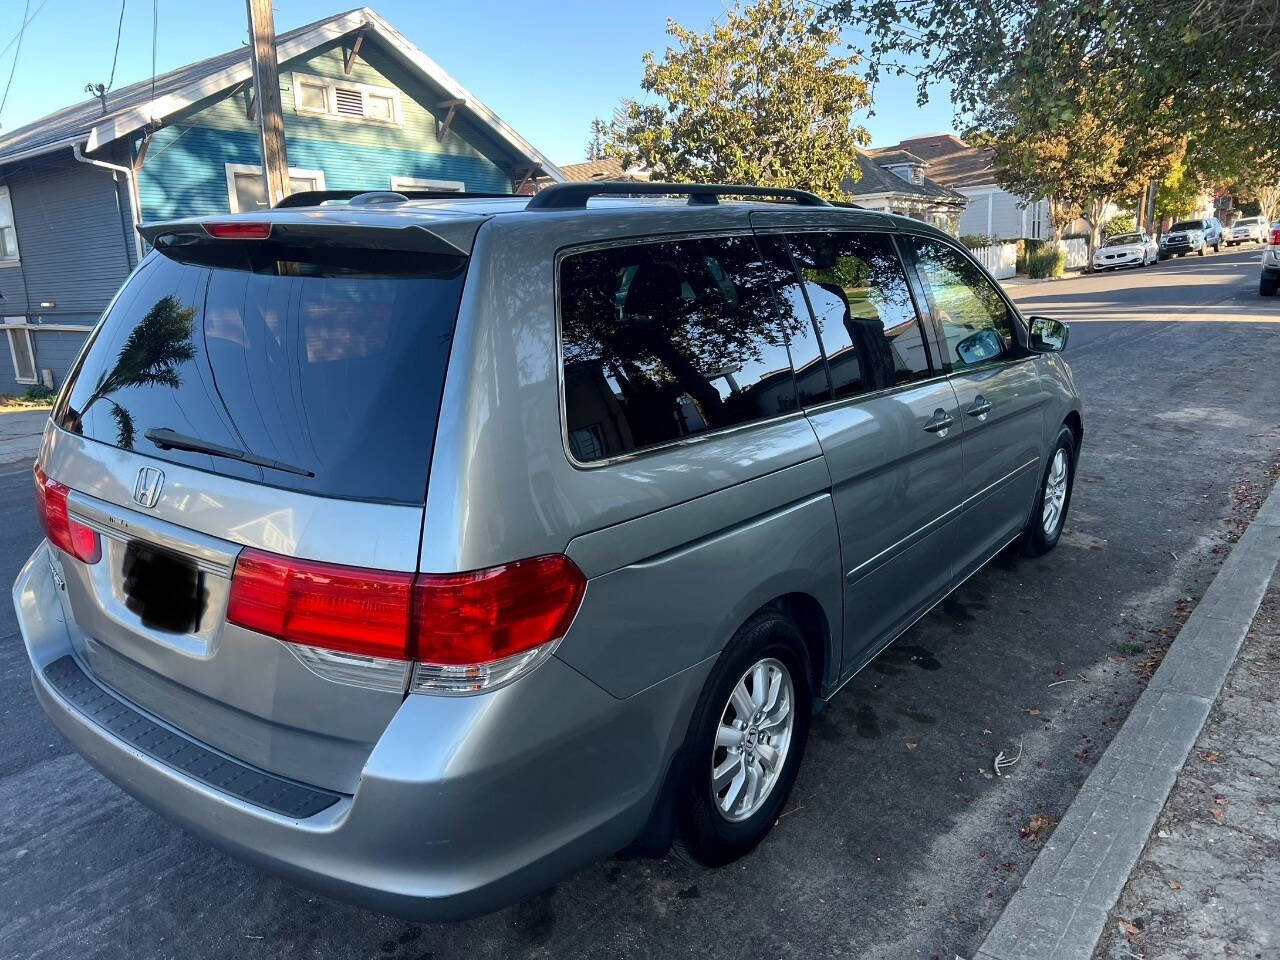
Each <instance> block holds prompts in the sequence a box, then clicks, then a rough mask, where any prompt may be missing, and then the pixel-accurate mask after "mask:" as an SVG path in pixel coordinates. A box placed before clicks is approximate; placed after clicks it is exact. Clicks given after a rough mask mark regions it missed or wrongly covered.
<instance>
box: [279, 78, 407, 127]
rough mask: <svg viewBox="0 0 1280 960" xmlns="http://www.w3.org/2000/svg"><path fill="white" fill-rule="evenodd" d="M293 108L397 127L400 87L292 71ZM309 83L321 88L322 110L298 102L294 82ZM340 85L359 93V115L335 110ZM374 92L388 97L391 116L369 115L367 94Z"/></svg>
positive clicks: (304, 112) (301, 112)
mask: <svg viewBox="0 0 1280 960" xmlns="http://www.w3.org/2000/svg"><path fill="white" fill-rule="evenodd" d="M290 76H291V77H292V78H293V112H294V113H296V114H298V115H299V116H303V117H333V118H335V119H338V120H353V121H355V122H356V123H375V124H377V125H378V126H380V127H398V126H401V125H402V123H403V122H404V112H403V111H402V109H401V104H400V91H399V90H397V89H396V88H395V87H377V86H373V85H372V84H368V83H348V82H347V81H345V80H331V79H330V78H328V77H318V76H316V75H314V74H310V73H293V74H291V75H290ZM299 84H310V85H311V86H315V87H321V86H322V87H324V88H325V98H324V99H325V108H324V109H323V110H314V109H311V108H308V107H304V106H302V104H301V102H300V100H299V97H298V85H299ZM339 87H341V88H342V89H343V90H354V91H356V92H358V93H359V94H360V103H361V109H363V110H364V115H363V116H359V117H356V116H352V115H351V114H349V113H339V112H338V102H337V92H336V91H337V90H338V88H339ZM371 93H372V94H376V95H377V96H380V97H386V98H387V99H388V100H390V101H391V119H390V120H378V119H377V118H375V117H371V116H369V94H371Z"/></svg>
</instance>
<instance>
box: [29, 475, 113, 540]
mask: <svg viewBox="0 0 1280 960" xmlns="http://www.w3.org/2000/svg"><path fill="white" fill-rule="evenodd" d="M69 493H71V488H70V487H68V486H67V485H66V484H62V483H59V482H58V481H57V480H50V479H49V476H48V474H46V473H45V472H44V471H43V470H41V469H40V467H39V465H38V464H37V466H36V513H37V514H39V516H40V526H42V527H44V533H45V536H47V537H48V538H49V542H50V543H52V544H53V545H54V546H55V547H57V548H58V549H59V550H63V551H65V552H66V553H69V554H71V556H73V557H75V558H76V559H77V560H82V561H84V562H85V563H97V562H98V561H99V560H101V559H102V544H101V541H99V540H98V534H97V533H96V532H95V531H94V530H92V529H90V528H89V527H86V526H85V525H84V524H83V523H80V522H78V521H76V520H72V519H71V515H70V514H69V513H68V512H67V495H68V494H69Z"/></svg>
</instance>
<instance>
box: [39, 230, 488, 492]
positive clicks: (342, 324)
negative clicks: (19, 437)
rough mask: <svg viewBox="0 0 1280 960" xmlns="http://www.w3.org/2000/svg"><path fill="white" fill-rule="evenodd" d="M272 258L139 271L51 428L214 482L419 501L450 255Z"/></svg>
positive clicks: (442, 358) (441, 358)
mask: <svg viewBox="0 0 1280 960" xmlns="http://www.w3.org/2000/svg"><path fill="white" fill-rule="evenodd" d="M272 247H273V245H272V244H261V245H259V246H258V247H257V248H255V250H254V254H253V257H252V260H250V258H249V257H248V256H247V255H242V256H241V257H239V260H240V261H241V266H240V267H239V268H232V267H224V266H211V265H205V264H199V263H180V262H176V261H175V260H171V259H168V258H166V257H163V256H158V255H157V256H153V257H152V258H150V259H149V260H147V261H144V263H143V265H142V266H141V268H140V269H139V270H138V271H137V273H135V274H134V276H133V277H132V278H131V279H130V280H129V281H128V283H127V284H126V285H125V287H124V289H123V290H121V292H120V295H119V297H117V299H116V301H115V303H114V304H113V305H112V307H111V310H110V312H109V314H108V315H107V317H106V319H105V320H104V321H103V322H102V324H101V326H100V327H99V329H98V331H97V333H96V334H95V336H94V338H93V340H92V342H91V344H90V346H89V348H88V350H87V351H86V352H85V354H84V357H83V359H82V360H81V361H80V365H79V367H78V368H77V369H75V370H73V371H72V373H71V375H70V376H69V377H68V382H67V386H66V388H65V389H64V390H63V392H62V395H61V397H60V398H59V401H58V406H57V408H56V409H55V410H54V414H53V416H54V419H55V421H56V422H57V423H58V425H59V426H61V427H62V428H63V429H65V430H69V431H71V432H73V433H78V434H81V435H83V436H85V437H88V438H90V439H92V440H97V441H100V442H102V443H109V444H111V445H112V446H116V447H119V448H121V449H124V450H135V451H137V452H138V453H142V454H146V455H147V456H150V457H157V458H159V459H162V460H169V461H172V462H174V463H180V464H184V465H186V466H191V467H196V468H198V469H201V470H206V471H209V472H212V473H217V474H222V475H225V476H230V477H238V478H241V479H245V480H253V481H257V482H261V483H268V484H271V485H273V486H279V487H288V488H293V489H297V490H302V491H306V492H308V493H315V494H320V495H323V496H334V497H348V498H356V499H370V500H385V501H392V502H401V503H421V502H423V500H424V498H425V494H426V486H427V469H428V465H429V461H430V455H431V448H432V443H433V440H434V436H435V428H436V415H437V413H438V410H439V405H440V395H441V391H442V389H443V385H444V374H445V366H446V364H447V362H448V357H449V347H450V343H451V339H452V336H453V326H454V320H455V317H456V315H457V311H458V302H459V300H460V298H461V291H462V280H463V274H464V271H465V263H466V261H465V259H464V258H462V257H447V258H446V257H439V256H432V255H428V254H413V255H412V256H410V255H405V254H400V253H397V252H396V251H385V250H383V251H377V261H378V262H377V263H376V265H372V266H371V265H370V263H369V262H368V257H367V254H366V253H364V252H359V251H353V252H351V253H350V254H349V255H348V254H347V253H344V252H341V251H339V252H335V251H334V250H332V249H330V250H328V251H316V252H314V253H310V254H309V253H304V252H302V251H300V250H299V249H296V248H290V249H289V250H288V251H287V255H288V256H289V257H290V259H287V260H286V259H279V257H283V256H284V255H286V254H285V252H284V251H281V250H273V249H272ZM221 249H222V250H226V249H227V248H221ZM232 259H236V258H232ZM175 436H176V437H178V438H179V439H178V440H177V441H175V440H174V437H175ZM228 450H230V451H232V452H233V453H235V452H239V453H242V454H244V455H245V456H243V457H242V458H239V459H238V458H236V457H235V456H229V455H228V454H227V452H226V451H228Z"/></svg>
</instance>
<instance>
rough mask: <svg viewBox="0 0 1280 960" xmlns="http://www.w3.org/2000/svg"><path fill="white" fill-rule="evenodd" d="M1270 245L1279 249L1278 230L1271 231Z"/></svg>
mask: <svg viewBox="0 0 1280 960" xmlns="http://www.w3.org/2000/svg"><path fill="white" fill-rule="evenodd" d="M1271 245H1272V246H1273V247H1280V230H1272V231H1271Z"/></svg>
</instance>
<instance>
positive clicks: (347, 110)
mask: <svg viewBox="0 0 1280 960" xmlns="http://www.w3.org/2000/svg"><path fill="white" fill-rule="evenodd" d="M333 95H334V101H335V103H336V104H337V112H338V113H341V114H344V115H345V116H348V117H363V116H364V97H362V96H361V95H360V91H359V90H346V89H344V88H342V87H335V88H334V91H333Z"/></svg>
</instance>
